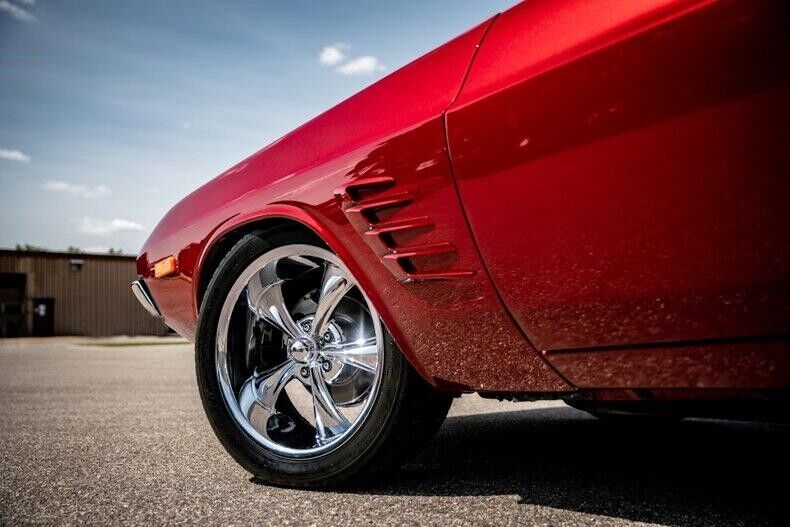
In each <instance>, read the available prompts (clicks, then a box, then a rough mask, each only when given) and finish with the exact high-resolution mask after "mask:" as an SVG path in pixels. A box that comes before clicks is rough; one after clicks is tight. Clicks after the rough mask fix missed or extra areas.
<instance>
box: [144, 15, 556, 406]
mask: <svg viewBox="0 0 790 527" xmlns="http://www.w3.org/2000/svg"><path fill="white" fill-rule="evenodd" d="M489 24H490V21H489V22H486V23H484V24H482V25H480V26H478V27H477V28H474V29H472V30H471V31H469V32H468V33H466V34H464V35H462V36H460V37H458V38H457V39H455V40H453V41H451V42H449V43H448V44H445V45H444V46H442V47H441V48H439V49H437V50H435V51H433V52H432V53H429V54H428V55H426V56H424V57H422V58H420V59H418V60H417V61H415V62H414V63H412V64H410V65H408V66H406V67H405V68H403V69H401V70H399V71H398V72H396V73H395V74H393V75H391V76H389V77H387V78H385V79H383V80H382V81H380V82H378V83H376V84H374V85H373V86H371V87H369V88H367V89H366V90H363V91H362V92H360V93H359V94H357V95H355V96H354V97H352V98H350V99H349V100H347V101H345V102H344V103H342V104H340V105H338V106H337V107H335V108H333V109H332V110H330V111H329V112H327V113H325V114H323V115H321V116H319V117H317V118H316V119H314V120H313V121H311V122H310V123H308V124H306V125H304V126H302V127H301V128H299V129H298V130H296V131H295V132H293V133H291V134H289V135H287V136H285V137H284V138H282V139H280V140H279V141H277V142H275V143H274V144H272V145H270V146H269V147H267V148H265V149H263V150H262V151H260V152H258V153H257V154H255V155H253V156H252V157H250V158H248V159H247V160H245V161H243V162H242V163H240V164H239V165H237V166H236V167H233V168H232V169H230V170H228V171H227V172H225V173H224V174H222V175H220V176H219V177H218V178H216V179H215V180H213V181H211V182H209V183H208V184H206V185H204V186H203V187H201V188H200V189H198V190H197V191H195V192H194V193H193V194H192V195H190V196H188V197H187V198H186V199H185V200H183V201H182V202H181V203H179V204H178V205H176V206H175V207H174V209H173V210H172V211H170V213H169V214H168V215H167V216H166V217H165V219H163V220H162V223H161V224H160V225H159V226H158V227H157V228H156V230H155V231H154V232H153V234H152V235H151V238H150V239H149V240H148V241H147V242H146V244H145V248H144V250H143V254H142V255H141V256H140V259H139V262H138V269H139V271H140V273H141V274H142V275H143V276H144V277H146V278H150V263H151V262H154V261H156V260H158V259H160V258H163V257H166V256H168V255H170V254H175V255H178V259H179V268H180V274H179V275H178V276H176V277H174V278H166V279H160V280H150V279H149V280H148V284H149V288H150V289H151V292H152V294H153V296H154V298H155V299H156V301H157V303H158V305H159V308H160V309H161V310H162V312H163V313H164V315H165V318H166V321H167V322H168V324H170V325H171V326H172V327H173V328H174V329H176V330H177V331H179V332H180V333H182V334H184V335H186V336H188V337H194V331H195V324H196V318H197V309H196V298H197V291H198V280H201V279H202V280H205V279H208V278H207V276H202V275H201V274H200V267H199V266H198V263H199V262H201V261H203V260H204V258H205V254H206V253H207V251H208V250H209V249H210V248H211V246H212V245H211V244H212V242H214V241H215V240H216V239H218V237H219V236H221V235H222V234H223V233H225V232H228V231H229V230H230V229H232V228H234V227H237V226H239V225H241V224H243V223H245V222H249V221H251V220H254V219H260V218H265V217H271V216H280V217H288V218H293V219H295V220H297V221H300V222H302V223H304V224H305V225H307V226H309V227H311V228H312V229H313V230H315V231H316V232H317V233H318V234H319V235H321V236H322V238H324V240H326V241H327V243H328V244H329V245H330V246H331V247H332V249H333V250H335V251H336V252H337V253H338V254H339V255H340V256H341V257H342V258H343V260H344V261H345V262H346V264H347V265H348V266H349V268H350V269H351V270H352V272H353V273H354V274H355V276H356V277H357V278H358V280H359V282H360V284H361V285H362V287H363V289H364V290H365V292H366V293H367V294H368V296H369V297H370V299H371V301H372V302H373V303H374V305H375V306H376V309H377V310H378V311H379V313H380V314H381V316H382V318H383V319H384V320H385V322H386V324H387V327H388V328H389V330H390V331H391V333H392V334H393V336H394V338H395V339H396V341H397V342H398V344H399V345H400V347H401V348H402V349H403V351H404V353H405V354H406V356H407V357H408V358H409V359H410V360H411V362H412V364H414V365H415V366H416V367H417V369H418V370H419V371H420V372H421V373H422V374H423V376H425V377H426V379H428V380H429V381H430V382H432V383H434V384H437V385H444V386H453V387H456V388H460V389H473V390H507V391H528V390H531V391H562V390H569V389H570V386H569V385H568V384H567V383H566V382H565V381H564V380H563V379H562V378H561V377H560V376H558V375H557V374H556V373H555V372H554V371H553V369H552V368H551V367H550V366H549V365H548V364H547V363H546V362H545V360H544V359H543V358H542V357H541V356H540V354H539V353H537V352H536V351H535V350H534V349H533V348H532V347H531V346H530V345H529V343H528V342H527V341H526V340H525V339H524V337H523V334H522V333H521V332H520V330H519V329H518V327H517V326H516V325H515V324H514V323H513V321H512V319H511V318H510V317H509V315H508V314H507V313H506V312H505V311H504V310H503V309H502V306H501V303H500V302H499V299H498V297H497V295H496V292H495V291H494V289H493V286H492V284H491V282H490V280H489V279H488V277H487V275H486V273H485V272H484V270H483V268H482V262H481V261H480V258H479V255H478V252H477V249H476V247H475V245H474V243H473V241H472V238H471V236H470V233H469V230H468V228H467V225H466V222H465V218H464V216H463V212H462V209H461V207H460V203H459V201H458V197H457V194H456V190H455V186H454V182H453V179H452V176H451V170H450V165H449V158H448V156H447V151H446V147H445V131H444V126H443V117H442V116H443V112H444V110H445V109H446V108H447V106H448V105H449V104H450V102H451V101H452V100H453V98H454V97H455V96H456V95H457V93H458V90H459V88H460V87H461V82H462V80H463V78H464V75H465V73H466V70H467V67H468V65H469V63H470V60H471V58H472V55H473V53H474V52H475V50H476V47H477V44H478V43H479V42H480V39H481V37H482V35H483V33H484V31H485V30H486V28H487V27H488V25H489ZM393 108H397V109H398V111H392V109H393ZM306 153H309V155H307V154H306ZM376 177H390V178H392V179H393V181H394V184H393V185H392V186H390V187H387V188H384V189H383V190H382V189H380V190H382V191H380V192H378V193H377V197H378V198H386V197H387V196H392V195H396V194H399V193H407V194H408V195H409V202H408V206H405V207H402V208H399V209H390V210H387V211H386V218H385V217H384V216H383V215H382V216H381V217H377V218H369V220H370V222H369V223H368V224H365V223H364V221H367V220H363V219H362V218H357V219H355V220H354V223H353V224H352V222H351V221H350V220H349V217H348V215H351V216H353V215H354V213H353V211H349V210H348V207H346V210H345V211H344V209H343V206H344V204H345V205H348V201H347V200H344V198H343V195H344V193H345V192H346V189H347V188H348V185H349V184H353V183H355V182H362V181H364V182H370V179H371V178H376ZM338 192H339V194H340V195H339V196H338V195H337V194H336V193H338ZM286 207H287V208H286ZM352 208H353V206H352ZM415 217H428V218H430V221H431V223H432V228H431V229H424V230H415V231H413V232H408V233H392V234H391V235H390V237H391V238H392V239H393V243H395V244H396V245H397V247H399V248H401V249H403V248H406V247H407V246H409V247H411V246H416V245H419V246H424V245H428V244H436V243H448V242H449V243H452V245H453V248H454V252H453V257H454V258H453V259H452V261H437V260H434V259H432V258H431V257H430V256H426V257H423V258H422V260H423V261H420V262H411V263H410V265H415V266H420V267H422V268H425V269H427V271H425V272H431V271H432V270H436V269H439V270H447V269H449V270H453V269H455V270H458V269H461V270H464V271H472V273H471V274H469V273H466V276H465V278H463V279H457V280H447V281H414V282H412V283H406V284H404V283H401V282H399V281H398V278H399V277H398V276H395V275H394V274H392V272H390V270H389V268H388V267H387V266H385V265H383V264H382V260H391V258H389V259H388V258H386V257H385V253H386V254H392V253H393V252H397V249H395V250H394V251H390V250H389V249H386V248H385V247H383V246H382V247H380V248H379V249H380V251H379V252H376V250H372V249H371V246H369V245H368V243H369V242H370V241H371V236H368V235H365V234H364V232H365V231H367V230H368V229H369V228H371V227H373V224H374V223H376V224H379V223H381V222H383V221H384V220H385V219H386V221H387V222H394V221H400V220H409V221H411V220H412V219H413V218H415ZM210 272H211V270H209V273H210ZM481 328H485V331H481ZM481 352H482V356H488V360H481V359H483V357H481ZM494 358H495V359H496V360H494Z"/></svg>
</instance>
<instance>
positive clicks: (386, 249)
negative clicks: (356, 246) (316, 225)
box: [335, 176, 473, 282]
mask: <svg viewBox="0 0 790 527" xmlns="http://www.w3.org/2000/svg"><path fill="white" fill-rule="evenodd" d="M393 187H395V180H394V179H393V178H391V177H386V176H382V177H370V178H364V179H360V180H357V181H354V182H352V183H349V184H347V185H345V186H344V187H341V188H339V189H338V190H336V191H335V195H336V196H337V197H338V199H340V201H341V204H342V208H343V212H344V213H345V214H346V217H347V218H348V219H349V221H350V222H351V224H352V225H353V226H354V228H356V229H357V231H358V232H359V233H360V234H362V235H363V238H364V239H365V241H366V242H367V243H368V245H370V247H371V248H372V249H373V251H374V252H375V253H376V255H377V256H378V257H379V259H380V260H381V262H382V263H383V264H384V266H385V267H387V269H389V270H390V272H392V274H393V275H395V277H396V278H398V280H401V281H404V282H407V281H413V280H448V279H453V278H460V277H465V276H471V275H472V274H473V271H465V270H456V269H452V265H453V263H455V261H456V260H457V251H456V248H455V246H454V245H453V244H452V242H449V241H445V242H439V243H430V244H425V245H423V244H419V243H407V244H404V242H403V241H402V239H404V238H418V237H419V235H420V234H424V233H426V232H428V231H432V230H434V228H435V224H434V221H433V219H431V218H430V217H429V216H426V215H414V216H412V215H410V214H409V212H411V207H412V206H413V204H414V198H413V196H412V194H411V193H410V192H407V191H406V192H402V191H401V192H399V191H398V189H395V188H393ZM399 240H401V241H399Z"/></svg>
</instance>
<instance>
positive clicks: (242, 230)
mask: <svg viewBox="0 0 790 527" xmlns="http://www.w3.org/2000/svg"><path fill="white" fill-rule="evenodd" d="M289 209H292V210H289ZM317 227H318V224H317V222H316V220H315V219H314V218H312V217H311V216H309V214H308V213H306V212H305V211H304V210H302V209H300V208H298V207H293V206H287V207H286V206H278V207H276V208H274V209H273V210H271V209H267V210H264V211H260V212H256V213H251V214H244V215H237V216H234V217H232V218H230V219H228V220H227V221H226V222H225V223H223V224H222V225H221V226H220V227H219V228H218V229H216V230H215V231H214V232H213V233H212V235H211V236H210V237H209V239H208V241H207V242H206V244H205V246H204V249H203V251H202V254H201V257H200V259H199V261H198V266H197V273H196V276H197V279H196V280H195V282H194V298H195V312H196V313H198V315H199V314H200V307H201V305H202V303H203V298H204V297H205V294H206V290H207V289H208V285H209V282H211V277H212V276H213V275H214V272H215V271H216V270H217V267H218V266H219V264H220V262H221V261H222V259H223V258H224V257H225V255H226V254H227V253H228V251H229V250H230V249H231V248H232V247H233V245H234V244H235V243H236V242H238V241H239V240H240V239H242V238H243V237H244V236H246V235H247V234H250V233H252V232H255V231H261V232H262V233H263V235H264V237H265V236H266V233H271V232H273V231H274V230H277V229H281V228H290V229H293V230H294V231H299V232H303V233H305V234H308V235H310V236H312V237H314V238H315V241H316V243H320V244H322V245H324V246H327V247H329V248H331V249H332V250H335V248H334V247H332V246H331V244H328V243H327V240H326V238H325V236H326V233H324V234H323V235H322V234H321V231H323V230H324V229H319V228H317ZM335 252H337V251H336V250H335Z"/></svg>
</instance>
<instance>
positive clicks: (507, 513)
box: [0, 338, 790, 525]
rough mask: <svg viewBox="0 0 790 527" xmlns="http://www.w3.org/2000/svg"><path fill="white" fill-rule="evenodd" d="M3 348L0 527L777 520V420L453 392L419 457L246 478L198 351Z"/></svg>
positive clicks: (56, 343)
mask: <svg viewBox="0 0 790 527" xmlns="http://www.w3.org/2000/svg"><path fill="white" fill-rule="evenodd" d="M151 340H152V339H145V340H136V341H126V340H112V341H86V340H85V339H78V338H68V339H47V340H33V339H29V340H14V341H0V452H1V453H2V457H1V459H0V525H16V524H25V523H41V524H94V525H107V524H112V523H124V524H152V523H153V524H195V523H207V524H227V525H248V524H264V525H357V524H361V525H404V524H419V525H533V524H534V525H612V524H623V525H625V524H632V523H637V522H647V523H657V524H671V525H755V524H771V523H780V521H781V519H782V517H783V516H784V515H785V509H786V507H787V489H788V486H787V479H786V478H787V469H788V466H789V464H788V453H787V450H788V449H787V446H788V439H790V433H788V428H787V427H784V426H778V425H766V424H746V423H726V422H722V421H703V420H686V421H683V422H680V423H678V424H677V425H673V426H669V427H665V428H659V427H650V426H648V427H645V426H638V427H626V426H622V425H612V424H607V423H604V422H601V421H598V420H596V419H594V418H592V417H588V416H587V415H586V414H584V413H582V412H579V411H576V410H573V409H571V408H568V407H566V406H564V405H562V404H561V403H508V402H502V403H499V402H496V401H486V400H483V399H480V398H478V397H476V396H465V397H463V398H461V399H459V400H456V403H455V404H454V406H453V409H452V412H451V416H450V417H449V418H448V419H447V421H446V423H445V425H444V426H443V428H442V430H441V432H440V433H439V435H438V436H437V437H436V439H435V440H434V441H433V442H432V444H431V445H430V447H429V448H428V449H427V450H426V451H425V452H424V453H423V454H422V455H421V456H420V457H419V458H418V459H416V460H415V461H414V462H413V463H411V464H409V465H408V466H406V467H405V468H404V469H402V470H401V471H399V472H398V473H396V474H393V475H392V476H390V477H389V478H388V479H386V480H384V481H379V482H376V483H375V484H370V485H367V486H365V487H362V488H350V489H344V490H342V491H331V492H330V491H326V492H315V491H310V492H306V491H294V490H289V489H282V488H273V487H267V486H264V485H260V484H257V483H256V482H255V481H254V480H251V478H250V476H249V475H248V474H247V473H245V472H244V471H243V470H242V469H241V468H239V467H238V466H237V465H236V464H235V462H233V461H232V460H231V458H230V457H229V456H228V455H227V454H225V452H224V450H222V448H221V446H220V445H219V443H218V441H217V440H216V439H215V437H214V435H213V433H212V431H211V429H210V427H209V425H208V423H207V422H206V420H205V418H204V416H203V410H202V408H201V405H200V400H199V398H198V394H197V388H196V384H195V381H194V366H193V357H192V348H191V346H190V345H188V344H184V343H179V341H174V340H154V341H153V342H151Z"/></svg>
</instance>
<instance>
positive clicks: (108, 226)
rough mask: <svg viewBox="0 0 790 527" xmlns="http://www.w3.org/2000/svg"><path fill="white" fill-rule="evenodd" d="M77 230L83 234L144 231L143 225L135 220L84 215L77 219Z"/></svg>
mask: <svg viewBox="0 0 790 527" xmlns="http://www.w3.org/2000/svg"><path fill="white" fill-rule="evenodd" d="M79 230H80V232H84V233H85V234H115V233H117V232H121V231H144V230H145V227H143V226H142V225H140V224H139V223H137V222H134V221H129V220H122V219H120V218H115V219H114V220H102V219H99V218H90V217H88V216H85V217H84V218H82V219H81V220H79Z"/></svg>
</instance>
